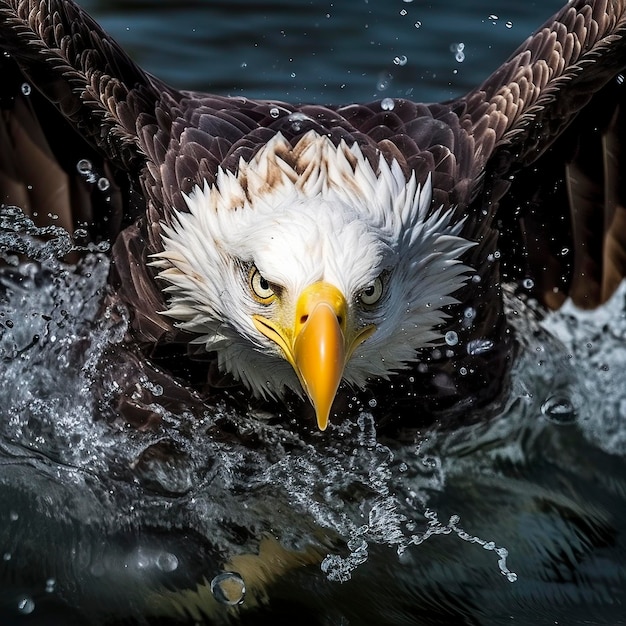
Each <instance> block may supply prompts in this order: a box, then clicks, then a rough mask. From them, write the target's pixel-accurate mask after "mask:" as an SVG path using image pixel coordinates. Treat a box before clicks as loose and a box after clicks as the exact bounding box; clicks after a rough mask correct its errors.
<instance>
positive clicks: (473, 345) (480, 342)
mask: <svg viewBox="0 0 626 626" xmlns="http://www.w3.org/2000/svg"><path fill="white" fill-rule="evenodd" d="M493 345H494V344H493V341H492V340H491V339H472V340H471V341H470V342H469V343H468V344H467V354H471V355H477V354H484V353H485V352H489V351H490V350H492V349H493Z"/></svg>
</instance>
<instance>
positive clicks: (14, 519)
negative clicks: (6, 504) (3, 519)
mask: <svg viewBox="0 0 626 626" xmlns="http://www.w3.org/2000/svg"><path fill="white" fill-rule="evenodd" d="M9 519H10V520H11V521H12V522H17V520H18V519H20V516H19V513H17V511H11V512H10V513H9Z"/></svg>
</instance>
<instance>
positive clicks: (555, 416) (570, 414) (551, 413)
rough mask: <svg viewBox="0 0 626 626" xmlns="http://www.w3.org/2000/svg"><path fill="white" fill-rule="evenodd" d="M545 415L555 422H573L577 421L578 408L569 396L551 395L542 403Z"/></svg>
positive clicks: (542, 410)
mask: <svg viewBox="0 0 626 626" xmlns="http://www.w3.org/2000/svg"><path fill="white" fill-rule="evenodd" d="M541 412H542V414H543V415H544V417H545V418H546V419H548V420H550V421H551V422H553V423H554V424H561V425H563V424H572V423H574V422H575V421H576V409H575V408H574V405H573V404H572V403H571V401H570V400H569V399H568V398H564V397H562V396H551V397H549V398H548V399H547V400H546V401H545V402H544V403H543V404H542V405H541Z"/></svg>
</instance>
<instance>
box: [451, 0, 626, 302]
mask: <svg viewBox="0 0 626 626" xmlns="http://www.w3.org/2000/svg"><path fill="white" fill-rule="evenodd" d="M625 33H626V3H625V2H622V1H612V2H607V1H606V0H597V1H596V2H589V1H581V0H579V1H575V2H570V3H569V4H568V5H567V6H566V7H564V8H563V9H562V10H561V11H560V12H559V13H557V14H556V16H555V17H554V18H552V19H551V20H549V21H548V22H546V24H545V25H544V26H543V27H542V28H540V29H539V30H538V31H537V32H536V33H535V34H534V35H532V36H531V37H529V38H528V39H527V40H526V42H524V43H523V44H522V46H520V48H519V49H518V50H517V51H516V52H515V53H514V54H513V55H512V56H511V58H510V59H509V60H508V61H507V62H506V63H504V64H503V65H502V66H501V67H500V68H499V69H498V70H497V71H496V72H495V73H494V74H493V75H492V76H491V77H490V78H488V79H487V80H486V81H485V83H483V85H481V86H480V87H479V88H477V89H475V90H474V91H472V92H471V93H470V94H468V96H467V97H466V98H464V99H463V101H464V110H463V111H462V112H461V113H460V115H461V119H462V123H463V124H464V125H465V126H466V127H467V128H468V129H469V132H471V133H472V134H473V136H474V137H475V139H476V164H477V165H479V166H481V167H485V169H486V172H487V178H488V179H490V180H492V181H498V180H509V181H510V182H511V184H510V185H509V184H508V183H507V184H506V185H502V186H501V187H500V191H499V192H498V193H493V194H492V195H491V201H492V203H493V206H494V207H498V206H499V207H500V208H499V211H498V219H499V220H500V223H499V228H500V229H501V230H502V234H503V237H502V245H501V247H502V251H503V259H504V267H503V271H504V276H505V277H506V278H510V279H517V280H519V279H522V278H531V279H532V280H533V282H534V285H535V287H534V290H533V292H534V294H535V295H536V296H537V297H538V298H539V299H540V300H541V301H543V302H544V303H545V304H547V305H548V306H551V307H558V306H560V304H561V303H562V302H563V301H564V299H565V297H566V296H567V295H569V296H571V297H572V299H573V300H574V302H575V303H576V304H578V305H579V306H583V307H594V306H597V305H598V304H601V303H602V302H604V301H606V299H607V298H609V297H610V295H611V294H612V293H613V291H614V290H615V288H616V286H617V285H618V284H619V282H620V280H621V278H622V277H623V276H624V275H625V270H626V267H625V265H624V256H625V254H626V233H625V231H624V230H623V228H622V226H623V223H624V219H623V212H622V211H623V209H622V207H623V194H622V193H621V188H620V184H619V180H620V176H619V172H620V171H623V169H624V162H623V159H622V158H621V151H620V149H619V148H620V145H621V144H622V142H623V141H625V140H626V136H625V135H624V128H623V115H622V113H621V110H622V108H623V107H622V105H621V103H622V102H623V100H624V94H623V89H622V88H621V87H619V86H616V85H615V84H613V81H614V80H615V77H616V75H617V74H619V72H621V71H622V70H623V69H624V67H625V66H626V41H625V38H624V36H625ZM486 129H491V132H488V133H485V130H486ZM505 192H508V193H507V195H506V196H504V197H503V194H504V193H505Z"/></svg>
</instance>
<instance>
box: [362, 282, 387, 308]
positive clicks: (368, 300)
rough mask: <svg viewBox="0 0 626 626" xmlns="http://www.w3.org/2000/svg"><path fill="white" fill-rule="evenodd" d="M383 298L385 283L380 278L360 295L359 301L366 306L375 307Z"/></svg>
mask: <svg viewBox="0 0 626 626" xmlns="http://www.w3.org/2000/svg"><path fill="white" fill-rule="evenodd" d="M382 296H383V281H382V278H381V277H380V276H379V277H378V278H375V279H374V281H373V282H372V283H371V284H370V285H368V286H367V287H365V289H363V290H362V291H361V293H359V300H360V301H361V303H362V304H364V305H365V306H373V305H374V304H376V303H377V302H378V301H379V300H380V299H381V298H382Z"/></svg>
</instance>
